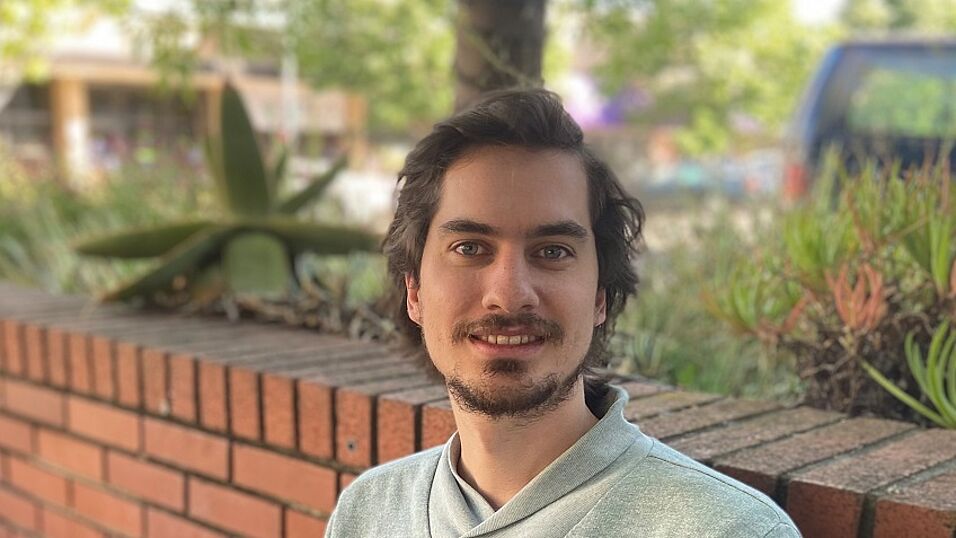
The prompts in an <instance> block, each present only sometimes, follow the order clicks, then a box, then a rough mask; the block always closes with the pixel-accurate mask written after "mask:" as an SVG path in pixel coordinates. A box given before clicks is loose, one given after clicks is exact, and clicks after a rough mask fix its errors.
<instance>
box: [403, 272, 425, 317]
mask: <svg viewBox="0 0 956 538" xmlns="http://www.w3.org/2000/svg"><path fill="white" fill-rule="evenodd" d="M405 289H406V292H405V308H406V309H407V310H408V319H410V320H412V322H414V323H415V324H417V325H421V324H422V307H421V303H420V302H419V300H418V282H417V281H416V280H415V277H413V276H412V274H411V273H405Z"/></svg>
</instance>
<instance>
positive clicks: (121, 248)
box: [73, 220, 212, 258]
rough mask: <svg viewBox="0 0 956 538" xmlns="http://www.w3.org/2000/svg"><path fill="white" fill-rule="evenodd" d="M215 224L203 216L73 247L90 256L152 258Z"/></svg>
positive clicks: (83, 242)
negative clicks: (205, 219)
mask: <svg viewBox="0 0 956 538" xmlns="http://www.w3.org/2000/svg"><path fill="white" fill-rule="evenodd" d="M211 225H212V223H210V222H209V221H202V220H199V221H183V222H174V223H172V224H163V225H158V226H153V227H150V228H140V229H132V230H125V231H122V232H116V233H111V234H104V235H100V236H96V237H92V238H89V239H84V240H81V241H78V242H76V243H75V244H74V245H73V250H75V251H76V252H79V253H80V254H86V255H87V256H108V257H114V258H152V257H155V256H162V255H163V254H165V253H166V252H169V250H170V249H172V248H173V247H175V246H176V245H178V244H180V243H182V242H183V241H185V240H186V239H188V238H189V237H190V236H192V235H193V234H195V233H197V232H199V231H201V230H204V229H206V228H208V227H209V226H211Z"/></svg>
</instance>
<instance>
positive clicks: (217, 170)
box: [203, 137, 230, 207]
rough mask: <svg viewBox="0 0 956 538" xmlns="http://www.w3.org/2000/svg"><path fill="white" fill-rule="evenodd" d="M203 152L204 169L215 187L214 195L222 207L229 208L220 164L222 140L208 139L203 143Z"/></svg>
mask: <svg viewBox="0 0 956 538" xmlns="http://www.w3.org/2000/svg"><path fill="white" fill-rule="evenodd" d="M203 150H204V152H205V154H206V167H208V168H209V174H210V175H211V176H212V179H213V183H214V184H215V186H216V195H217V196H218V197H219V202H220V203H222V205H223V207H230V201H229V185H228V184H227V183H226V171H225V169H224V168H223V162H222V139H221V138H219V137H208V138H206V139H205V140H204V141H203Z"/></svg>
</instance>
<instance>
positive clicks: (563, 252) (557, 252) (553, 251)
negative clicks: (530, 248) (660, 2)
mask: <svg viewBox="0 0 956 538" xmlns="http://www.w3.org/2000/svg"><path fill="white" fill-rule="evenodd" d="M538 255H539V256H540V257H542V258H544V259H546V260H563V259H565V258H568V257H571V256H572V254H571V251H570V250H569V249H568V248H566V247H562V246H561V245H548V246H546V247H544V248H542V249H541V250H539V251H538Z"/></svg>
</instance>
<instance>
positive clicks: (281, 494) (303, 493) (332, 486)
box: [232, 445, 336, 512]
mask: <svg viewBox="0 0 956 538" xmlns="http://www.w3.org/2000/svg"><path fill="white" fill-rule="evenodd" d="M232 480H233V482H235V483H236V484H239V485H240V486H244V487H247V488H249V489H253V490H256V491H258V492H260V493H264V494H266V495H270V496H273V497H277V498H280V499H284V500H288V501H293V502H296V503H299V504H302V505H305V506H310V507H312V508H316V509H318V510H322V511H326V512H331V511H332V509H333V508H335V495H336V477H335V471H333V470H332V469H328V468H325V467H320V466H318V465H313V464H311V463H307V462H305V461H301V460H296V459H293V458H289V457H286V456H283V455H280V454H276V453H274V452H269V451H267V450H263V449H259V448H254V447H251V446H245V445H233V479H232Z"/></svg>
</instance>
